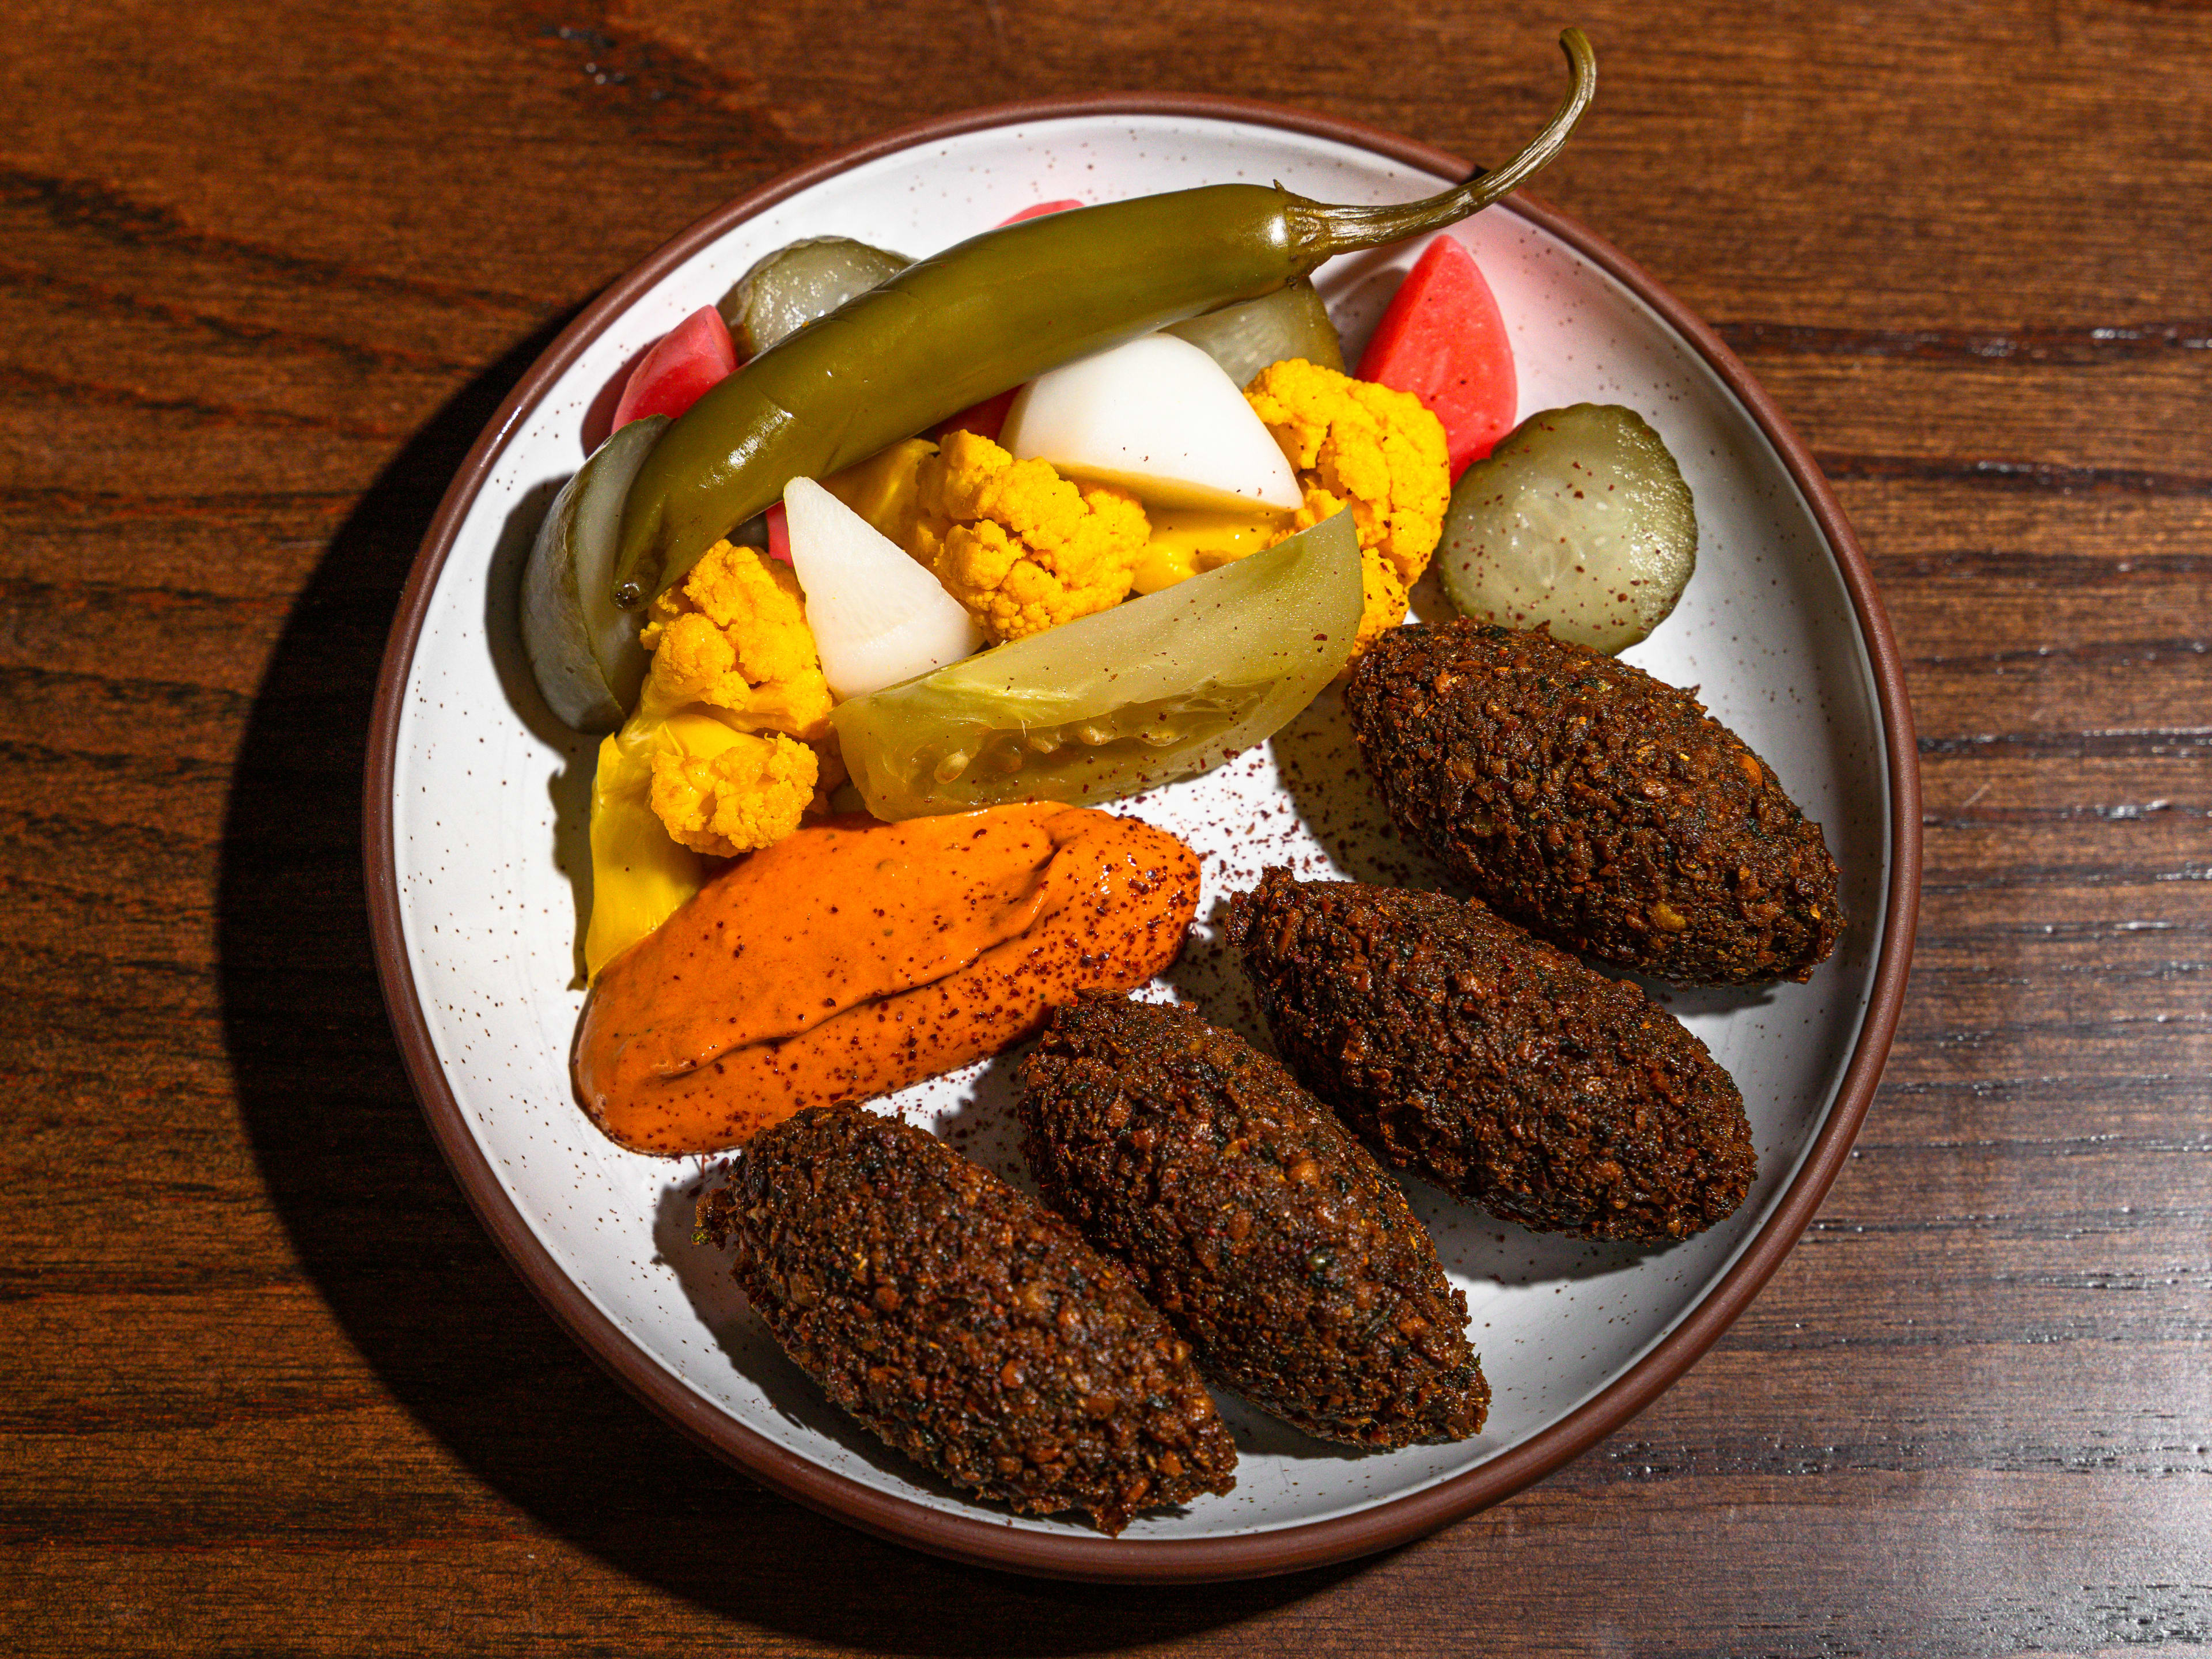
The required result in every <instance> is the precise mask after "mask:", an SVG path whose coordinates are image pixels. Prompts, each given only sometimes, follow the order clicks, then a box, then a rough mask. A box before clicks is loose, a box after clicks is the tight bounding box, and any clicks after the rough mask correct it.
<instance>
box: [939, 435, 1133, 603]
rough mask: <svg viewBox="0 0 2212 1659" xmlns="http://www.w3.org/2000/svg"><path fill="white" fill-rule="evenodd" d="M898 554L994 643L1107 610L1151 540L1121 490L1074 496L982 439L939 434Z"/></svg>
mask: <svg viewBox="0 0 2212 1659" xmlns="http://www.w3.org/2000/svg"><path fill="white" fill-rule="evenodd" d="M916 483H917V485H918V490H917V494H916V496H915V521H914V526H913V531H912V538H911V539H910V540H908V541H906V542H905V546H906V550H907V551H908V552H909V553H911V554H913V555H914V556H915V558H917V559H919V560H920V561H921V562H922V563H923V564H925V565H927V566H928V567H929V568H930V570H931V571H932V572H933V573H934V574H935V575H936V577H937V580H939V581H940V582H942V583H944V584H945V591H946V592H949V593H951V595H952V597H953V598H954V599H957V600H959V601H960V603H961V604H962V605H965V606H967V607H968V610H969V614H970V615H972V616H973V617H975V621H976V623H977V625H978V626H980V627H981V629H983V631H984V633H986V634H987V635H989V636H990V637H991V639H992V640H993V641H997V642H1003V641H1006V640H1018V639H1023V638H1025V637H1027V636H1028V635H1031V634H1042V633H1043V632H1044V631H1045V630H1046V629H1048V628H1057V627H1059V626H1060V623H1068V622H1073V621H1074V620H1075V619H1076V618H1077V617H1088V616H1091V615H1092V614H1093V613H1095V612H1097V611H1110V610H1112V609H1113V608H1114V607H1115V605H1119V604H1121V601H1122V600H1123V599H1126V598H1127V597H1128V592H1129V586H1130V584H1131V583H1132V581H1133V580H1135V571H1136V566H1137V559H1138V556H1139V554H1141V553H1142V552H1143V551H1144V550H1145V544H1146V540H1147V538H1148V537H1149V535H1150V533H1151V532H1150V529H1149V526H1147V525H1146V521H1145V509H1144V508H1143V507H1140V506H1139V505H1138V502H1137V498H1136V497H1135V496H1133V495H1130V494H1128V493H1127V491H1126V490H1121V489H1114V488H1113V487H1111V486H1110V485H1107V484H1085V485H1083V486H1080V487H1079V486H1078V485H1076V484H1074V483H1071V482H1070V481H1069V480H1067V479H1066V478H1063V477H1060V474H1059V473H1058V472H1057V471H1054V468H1053V467H1052V466H1051V465H1049V464H1048V463H1047V462H1044V461H1036V460H1030V461H1018V460H1016V459H1014V458H1013V457H1012V455H1009V454H1008V453H1006V451H1005V450H1003V449H1001V448H1000V447H999V446H998V445H996V444H994V443H993V442H992V441H990V440H989V439H988V438H980V437H978V436H976V435H975V434H974V433H972V432H967V431H960V432H954V433H951V434H949V435H947V436H946V438H945V447H943V448H942V449H940V450H939V451H938V453H936V454H935V455H933V456H931V457H929V458H928V459H925V460H924V461H923V462H922V463H921V469H920V471H919V473H918V475H917V477H916Z"/></svg>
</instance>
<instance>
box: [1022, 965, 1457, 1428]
mask: <svg viewBox="0 0 2212 1659" xmlns="http://www.w3.org/2000/svg"><path fill="white" fill-rule="evenodd" d="M1020 1114H1021V1121H1022V1127H1023V1129H1024V1132H1025V1133H1024V1144H1023V1148H1022V1150H1023V1155H1024V1158H1027V1160H1028V1162H1029V1166H1030V1173H1031V1174H1032V1175H1033V1176H1035V1177H1036V1182H1037V1186H1038V1188H1039V1190H1040V1191H1041V1192H1042V1194H1043V1196H1044V1200H1045V1202H1046V1203H1047V1204H1048V1205H1050V1206H1052V1207H1053V1208H1054V1209H1055V1210H1057V1211H1059V1212H1060V1213H1061V1214H1062V1215H1064V1216H1066V1218H1068V1219H1069V1220H1071V1221H1073V1223H1074V1224H1075V1225H1076V1226H1077V1227H1078V1228H1079V1230H1080V1231H1082V1232H1083V1234H1084V1236H1085V1237H1087V1238H1089V1239H1090V1240H1091V1243H1093V1244H1096V1245H1097V1247H1098V1248H1099V1249H1102V1250H1103V1251H1106V1252H1107V1253H1109V1255H1115V1256H1118V1257H1120V1258H1121V1260H1122V1261H1126V1262H1127V1263H1128V1265H1129V1267H1130V1269H1131V1271H1132V1272H1133V1273H1135V1275H1136V1278H1137V1282H1138V1284H1139V1285H1140V1286H1141V1287H1142V1288H1143V1290H1144V1292H1145V1294H1146V1297H1148V1298H1149V1299H1150V1300H1151V1301H1152V1304H1154V1305H1155V1306H1156V1307H1158V1309H1159V1310H1161V1311H1162V1312H1163V1313H1164V1314H1165V1315H1166V1316H1168V1319H1169V1321H1170V1322H1171V1323H1173V1324H1174V1326H1175V1327H1176V1329H1177V1330H1178V1331H1180V1332H1181V1333H1182V1334H1183V1335H1184V1336H1186V1337H1188V1339H1189V1340H1190V1342H1191V1345H1192V1347H1193V1349H1194V1352H1195V1357H1196V1358H1197V1361H1198V1364H1199V1367H1200V1370H1203V1371H1205V1372H1206V1375H1207V1376H1211V1377H1212V1378H1214V1379H1215V1380H1217V1381H1218V1382H1220V1383H1224V1384H1225V1385H1226V1386H1227V1387H1229V1388H1231V1389H1235V1390H1236V1391H1237V1393H1239V1394H1241V1395H1244V1396H1245V1397H1246V1398H1247V1399H1249V1400H1250V1401H1252V1402H1253V1403H1254V1404H1255V1405H1257V1406H1259V1407H1261V1408H1262V1409H1263V1410H1266V1411H1268V1412H1272V1413H1274V1414H1275V1415H1276V1416H1278V1417H1280V1418H1283V1419H1285V1420H1287V1421H1289V1422H1291V1423H1292V1424H1295V1425H1297V1427H1299V1428H1301V1429H1304V1431H1306V1432H1307V1433H1309V1434H1311V1435H1315V1436H1317V1437H1321V1438H1322V1439H1326V1440H1336V1441H1343V1442H1346V1443H1350V1444H1352V1445H1358V1446H1404V1445H1410V1444H1412V1443H1414V1442H1416V1441H1429V1442H1439V1441H1451V1440H1463V1439H1465V1438H1467V1437H1468V1436H1469V1435H1472V1434H1474V1433H1476V1432H1478V1431H1480V1429H1481V1427H1482V1422H1483V1418H1484V1415H1485V1413H1486V1410H1487V1407H1488V1405H1489V1401H1490V1386H1489V1384H1488V1383H1486V1382H1485V1381H1484V1379H1483V1375H1482V1366H1481V1364H1480V1361H1479V1360H1478V1359H1477V1358H1475V1354H1474V1348H1473V1347H1472V1346H1470V1345H1469V1344H1468V1340H1467V1335H1466V1325H1467V1297H1466V1296H1465V1294H1464V1293H1463V1292H1462V1291H1456V1290H1454V1289H1453V1288H1452V1287H1451V1286H1450V1285H1449V1283H1448V1282H1447V1281H1446V1279H1445V1278H1444V1273H1443V1264H1442V1263H1441V1262H1440V1261H1438V1260H1437V1247H1436V1244H1435V1242H1434V1241H1433V1240H1431V1238H1430V1237H1429V1235H1428V1233H1427V1231H1425V1229H1424V1228H1423V1227H1422V1226H1421V1224H1420V1222H1419V1220H1417V1219H1416V1218H1415V1217H1414V1215H1413V1210H1412V1208H1411V1207H1410V1206H1408V1205H1407V1202H1406V1197H1405V1194H1403V1193H1402V1192H1401V1191H1400V1190H1399V1189H1398V1186H1397V1183H1396V1182H1394V1181H1392V1180H1391V1179H1390V1178H1389V1176H1387V1175H1386V1174H1385V1173H1384V1172H1383V1170H1382V1168H1381V1167H1380V1166H1379V1165H1378V1164H1376V1162H1375V1159H1374V1158H1373V1157H1372V1155H1370V1153H1369V1152H1368V1151H1367V1149H1366V1148H1365V1147H1364V1146H1361V1145H1360V1144H1359V1143H1358V1141H1357V1140H1356V1139H1353V1138H1352V1136H1351V1135H1350V1134H1349V1133H1346V1130H1345V1129H1344V1127H1343V1126H1342V1125H1341V1124H1340V1123H1338V1122H1337V1121H1336V1120H1335V1119H1334V1117H1332V1116H1330V1115H1329V1114H1328V1110H1327V1109H1325V1108H1323V1107H1322V1105H1321V1103H1319V1102H1318V1101H1316V1100H1315V1099H1314V1098H1313V1097H1311V1096H1310V1095H1309V1094H1307V1093H1306V1091H1304V1090H1303V1089H1301V1088H1299V1087H1298V1086H1297V1083H1296V1082H1295V1081H1293V1080H1292V1079H1291V1075H1290V1073H1288V1072H1286V1071H1285V1070H1284V1068H1283V1066H1281V1065H1280V1064H1279V1062H1278V1061H1276V1060H1273V1059H1272V1058H1270V1057H1269V1056H1268V1055H1266V1054H1261V1053H1260V1052H1259V1051H1258V1050H1257V1049H1255V1048H1252V1047H1251V1046H1250V1045H1249V1043H1247V1042H1244V1040H1243V1038H1241V1037H1239V1036H1236V1035H1234V1034H1233V1033H1231V1032H1228V1031H1224V1030H1218V1029H1217V1028H1216V1027H1214V1026H1212V1025H1210V1024H1207V1023H1206V1021H1205V1020H1204V1019H1202V1018H1200V1017H1199V1015H1198V1014H1197V1013H1195V1012H1193V1011H1192V1010H1190V1009H1188V1008H1184V1007H1179V1006H1173V1005H1170V1004H1163V1003H1152V1002H1133V1001H1130V1000H1127V998H1122V997H1107V996H1099V995H1093V996H1091V997H1088V998H1086V999H1085V1000H1082V1001H1080V1002H1079V1003H1077V1004H1076V1005H1074V1006H1072V1007H1064V1008H1061V1009H1060V1011H1059V1012H1056V1013H1055V1014H1054V1016H1053V1019H1052V1023H1051V1024H1050V1025H1049V1026H1048V1029H1047V1030H1046V1032H1045V1036H1044V1039H1043V1042H1042V1044H1041V1046H1040V1047H1039V1048H1037V1049H1036V1052H1035V1053H1034V1054H1031V1055H1030V1058H1029V1060H1027V1061H1026V1062H1024V1065H1023V1066H1022V1072H1021V1106H1020Z"/></svg>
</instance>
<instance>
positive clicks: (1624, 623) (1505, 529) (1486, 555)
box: [1437, 404, 1698, 655]
mask: <svg viewBox="0 0 2212 1659" xmlns="http://www.w3.org/2000/svg"><path fill="white" fill-rule="evenodd" d="M1697 564H1698V514H1697V508H1696V506H1695V504H1694V503H1693V502H1692V500H1691V497H1690V486H1689V485H1688V484H1687V483H1685V482H1683V478H1682V471H1681V469H1680V467H1678V466H1677V465H1675V464H1674V456H1673V455H1672V454H1670V453H1668V449H1667V446H1666V444H1665V443H1664V442H1662V441H1661V439H1660V436H1659V435H1658V434H1657V433H1656V432H1654V431H1653V430H1652V429H1651V428H1650V424H1649V423H1648V422H1645V421H1644V417H1643V416H1640V415H1638V413H1637V412H1636V411H1635V410H1632V409H1624V408H1622V407H1621V406H1620V405H1619V404H1575V405H1573V406H1572V407H1571V408H1568V409H1547V410H1544V411H1542V412H1541V414H1536V415H1531V416H1529V417H1528V419H1527V420H1525V421H1523V422H1521V424H1520V425H1519V426H1518V427H1516V428H1514V430H1513V431H1512V432H1511V433H1510V435H1507V436H1506V437H1505V439H1504V441H1501V442H1500V443H1499V444H1498V447H1497V448H1496V449H1495V450H1493V451H1492V452H1491V454H1490V456H1489V458H1488V459H1486V460H1480V461H1477V462H1475V463H1474V465H1472V466H1470V467H1468V470H1467V471H1465V472H1464V473H1462V475H1461V476H1460V481H1459V483H1458V484H1457V486H1456V487H1455V488H1454V489H1453V490H1452V496H1451V510H1450V512H1449V513H1446V514H1445V517H1444V533H1443V542H1442V544H1441V545H1439V546H1438V548H1437V568H1438V570H1439V571H1440V573H1441V574H1442V575H1443V584H1444V592H1446V593H1447V594H1449V596H1450V598H1451V602H1452V603H1453V604H1454V605H1457V606H1458V607H1459V608H1460V610H1461V611H1462V612H1464V613H1465V614H1466V615H1468V616H1470V617H1481V618H1484V619H1485V620H1486V621H1490V622H1495V623H1504V625H1505V626H1506V627H1508V628H1519V629H1533V628H1536V627H1539V626H1541V625H1542V624H1544V623H1550V624H1551V629H1552V637H1553V639H1555V640H1568V641H1572V642H1573V643H1575V644H1577V645H1583V646H1588V647H1589V648H1590V649H1591V650H1593V651H1602V652H1605V653H1607V655H1612V654H1613V653H1619V652H1621V651H1625V650H1626V649H1627V648H1628V647H1630V646H1632V645H1634V644H1635V643H1636V642H1637V641H1639V640H1641V639H1643V638H1644V636H1645V635H1648V634H1650V632H1651V630H1652V629H1655V628H1656V627H1657V626H1658V625H1659V624H1660V623H1662V622H1664V621H1666V619H1667V617H1668V613H1669V612H1670V611H1673V610H1674V602H1675V601H1676V600H1677V599H1680V598H1681V597H1682V589H1683V588H1684V587H1686V586H1688V584H1689V580H1690V574H1691V572H1692V571H1693V570H1695V569H1696V568H1697Z"/></svg>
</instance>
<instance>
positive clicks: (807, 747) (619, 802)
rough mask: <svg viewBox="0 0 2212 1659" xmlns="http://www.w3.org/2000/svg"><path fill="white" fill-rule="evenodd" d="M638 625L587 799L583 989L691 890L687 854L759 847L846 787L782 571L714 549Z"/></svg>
mask: <svg viewBox="0 0 2212 1659" xmlns="http://www.w3.org/2000/svg"><path fill="white" fill-rule="evenodd" d="M647 616H648V620H647V624H646V628H645V631H644V633H643V634H642V635H641V636H640V637H641V639H642V640H643V641H644V643H645V646H646V648H647V650H649V651H651V652H652V653H653V665H652V667H651V669H650V670H649V671H647V675H646V679H645V689H644V690H643V692H642V693H641V695H640V696H639V698H638V704H637V711H636V712H635V714H632V715H631V716H630V717H629V720H627V721H625V722H624V723H623V728H622V730H621V731H619V732H616V733H615V734H614V736H612V737H611V738H607V739H606V740H605V742H603V743H601V744H600V745H599V771H598V773H597V775H596V776H595V777H594V779H593V781H592V917H591V923H590V926H589V927H588V929H587V930H586V935H585V940H584V965H585V969H586V973H588V974H590V975H592V976H594V977H596V976H597V975H598V974H599V970H600V969H602V968H604V967H605V966H606V964H607V963H609V962H611V961H612V960H613V959H614V958H615V957H617V956H618V955H620V954H621V953H622V952H623V951H624V950H627V949H628V948H629V946H630V945H634V944H635V943H636V942H637V941H638V940H639V939H642V938H644V937H645V936H646V935H647V933H651V932H652V931H653V929H654V928H656V927H659V926H660V924H661V923H662V922H664V921H666V920H667V919H668V918H669V916H670V915H672V914H673V913H674V912H675V910H676V908H677V907H678V905H680V904H682V903H683V902H684V901H685V900H686V899H688V898H690V896H692V895H693V894H694V893H696V892H697V891H698V890H699V889H700V887H701V886H702V885H703V884H704V883H705V882H706V880H707V878H708V875H709V874H710V873H711V870H712V866H709V865H708V864H707V863H706V862H705V861H704V860H703V859H702V856H701V855H702V854H706V855H708V856H710V857H713V858H734V857H735V856H737V855H738V854H740V853H749V852H751V851H753V850H755V849H756V848H762V847H769V846H773V845H774V844H775V842H779V841H781V840H782V839H783V838H784V837H785V836H788V835H789V834H791V832H792V831H793V830H794V829H798V828H799V818H800V816H801V815H802V814H803V813H805V811H807V809H808V808H809V807H819V806H822V805H825V804H826V803H825V800H824V798H825V797H826V795H827V793H828V792H829V790H830V789H833V788H835V787H836V786H837V785H838V784H839V783H840V782H842V781H843V780H844V776H845V770H844V768H843V766H842V764H840V763H839V761H838V758H837V751H836V734H835V732H832V731H831V729H830V726H829V704H830V697H829V682H828V681H827V680H826V679H824V678H823V675H822V662H821V659H820V657H819V656H818V654H817V653H816V651H815V648H814V635H813V634H812V632H811V630H810V629H808V628H807V626H806V611H805V605H804V604H803V603H802V601H801V599H800V596H799V582H798V579H797V578H796V577H794V576H793V574H792V573H791V571H790V570H789V568H787V567H785V566H783V565H779V564H775V563H774V562H771V561H770V560H769V558H768V557H767V556H765V555H763V554H762V553H760V552H758V551H757V550H754V549H752V548H750V547H732V545H730V544H729V543H727V542H719V543H717V544H715V545H714V548H712V549H711V550H709V551H708V554H707V556H705V557H704V558H702V559H701V560H700V561H699V562H698V563H697V564H696V565H694V566H693V567H692V568H691V569H690V573H689V574H687V575H686V576H685V578H684V580H683V581H682V582H681V583H680V584H678V586H675V587H672V588H671V589H670V590H669V591H668V592H665V593H664V594H662V595H661V596H660V597H659V599H655V600H654V601H653V608H652V610H651V611H649V612H648V613H647Z"/></svg>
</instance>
